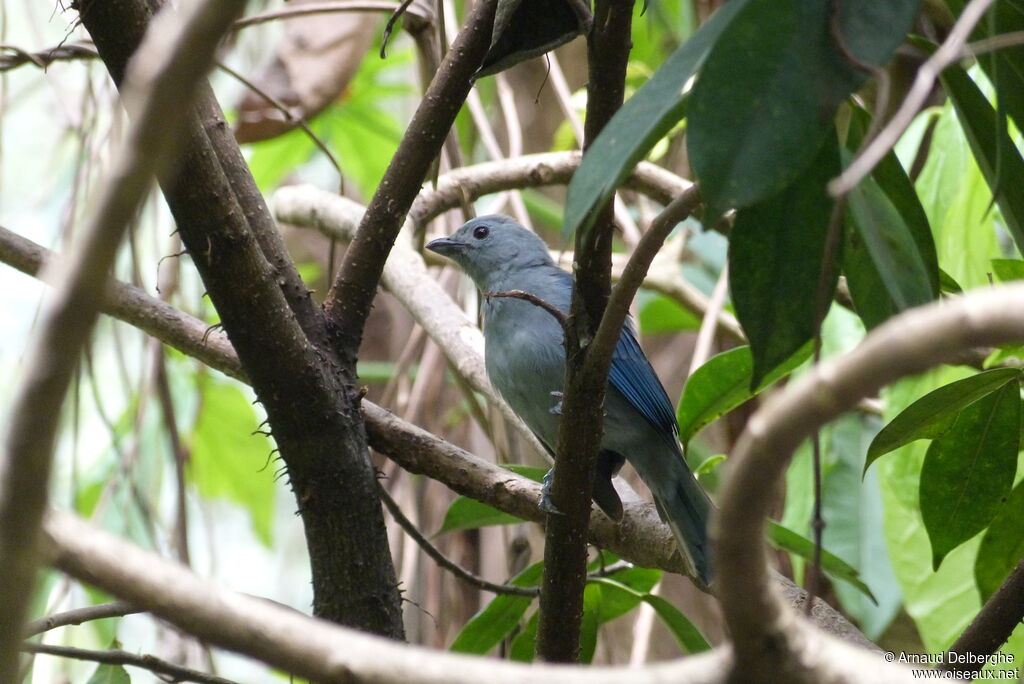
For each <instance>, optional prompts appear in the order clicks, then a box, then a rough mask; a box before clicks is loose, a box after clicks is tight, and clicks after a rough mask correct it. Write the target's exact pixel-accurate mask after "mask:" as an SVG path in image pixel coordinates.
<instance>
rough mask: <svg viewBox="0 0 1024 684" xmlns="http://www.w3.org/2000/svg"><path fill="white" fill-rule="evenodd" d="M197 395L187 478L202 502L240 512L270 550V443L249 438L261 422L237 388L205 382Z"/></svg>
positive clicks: (271, 471) (272, 485) (272, 478)
mask: <svg viewBox="0 0 1024 684" xmlns="http://www.w3.org/2000/svg"><path fill="white" fill-rule="evenodd" d="M202 392H203V398H202V402H203V403H202V411H201V412H200V413H199V418H198V420H197V421H196V424H195V427H194V428H193V431H192V437H191V440H190V443H191V445H192V451H191V458H190V459H189V468H188V475H189V479H190V480H191V482H192V483H193V484H194V485H195V486H196V488H197V489H198V490H199V493H200V494H202V495H203V496H204V497H206V498H211V499H227V500H229V501H232V502H234V503H237V504H238V505H240V506H242V507H243V508H245V509H246V510H247V511H248V512H249V517H250V519H251V521H252V529H253V532H255V534H256V536H257V538H259V540H260V541H261V542H263V543H264V544H266V545H267V546H270V543H271V522H272V520H273V514H274V490H275V485H274V468H273V467H272V464H271V462H270V458H271V456H270V452H271V449H272V448H273V447H272V446H271V444H270V440H268V439H267V438H266V437H264V436H263V435H261V434H253V431H254V430H256V429H257V427H258V426H259V422H260V421H259V419H258V418H257V417H256V413H255V411H253V408H252V404H250V403H249V400H248V399H247V398H246V396H245V394H243V393H242V390H241V389H239V387H238V385H236V384H234V383H229V382H222V381H219V380H215V379H214V378H212V377H210V378H207V380H206V382H205V384H204V386H203V390H202Z"/></svg>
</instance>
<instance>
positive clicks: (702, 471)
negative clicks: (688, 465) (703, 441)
mask: <svg viewBox="0 0 1024 684" xmlns="http://www.w3.org/2000/svg"><path fill="white" fill-rule="evenodd" d="M727 458H728V456H726V455H725V454H715V455H714V456H708V457H707V458H705V459H704V460H703V461H701V462H700V465H698V466H697V467H696V468H694V469H693V474H694V475H696V476H697V477H700V476H701V475H706V474H707V473H710V472H712V471H713V470H714V469H715V468H716V467H717V466H718V464H719V463H722V462H723V461H725V460H726V459H727Z"/></svg>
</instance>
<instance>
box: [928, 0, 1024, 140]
mask: <svg viewBox="0 0 1024 684" xmlns="http://www.w3.org/2000/svg"><path fill="white" fill-rule="evenodd" d="M946 4H947V5H949V7H950V9H952V10H953V11H955V12H957V13H960V12H963V9H964V7H966V6H967V0H946ZM992 12H994V14H990V15H989V17H988V18H986V19H985V20H982V21H979V22H978V24H977V25H976V26H975V27H974V31H973V32H972V34H971V39H972V40H983V39H985V38H991V37H993V36H996V35H1005V34H1007V33H1012V32H1017V31H1024V2H1021V0H1002V2H997V3H995V5H994V7H993V8H992ZM977 58H978V63H979V64H981V68H982V69H984V70H985V75H986V76H988V78H989V80H990V81H992V83H993V85H995V87H996V94H997V97H998V98H999V106H1000V108H1002V109H1003V110H1004V111H1005V112H1006V113H1007V114H1009V115H1010V117H1011V118H1012V119H1013V121H1014V123H1015V124H1017V128H1018V129H1019V130H1024V45H1021V44H1019V43H1017V44H1011V45H1006V46H1003V47H1001V48H1000V49H998V50H992V51H988V52H984V53H982V54H979V55H978V56H977Z"/></svg>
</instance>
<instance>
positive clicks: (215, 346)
mask: <svg viewBox="0 0 1024 684" xmlns="http://www.w3.org/2000/svg"><path fill="white" fill-rule="evenodd" d="M55 261H57V257H55V255H54V254H53V253H52V252H50V250H48V249H46V248H45V247H42V246H40V245H38V244H36V243H34V242H32V241H31V240H28V239H26V238H23V237H21V236H20V235H18V234H16V233H13V232H11V231H9V230H7V229H6V228H4V227H2V226H0V262H3V263H6V264H9V265H11V266H13V267H14V268H16V269H18V270H19V271H21V272H22V273H26V274H28V275H30V276H35V277H37V278H41V279H43V280H46V281H47V282H51V281H52V280H53V278H52V277H51V276H52V269H48V268H47V266H48V265H49V264H52V263H53V262H55ZM48 274H49V275H48ZM51 284H52V282H51ZM99 310H100V311H101V312H103V313H106V314H110V315H111V316H113V317H114V318H117V319H119V320H122V321H124V322H125V323H128V324H130V325H133V326H135V327H136V328H138V329H140V330H142V331H144V332H146V333H148V334H149V335H152V336H153V337H155V338H157V339H159V340H161V341H162V342H164V343H165V344H167V345H169V346H171V347H173V348H175V349H177V350H179V351H181V352H183V353H185V354H187V355H189V356H191V357H192V358H194V359H197V360H199V361H202V362H203V363H204V364H206V365H207V366H210V367H211V368H216V369H217V370H219V371H221V372H222V373H224V374H225V375H228V376H230V377H232V378H235V379H236V380H241V381H242V382H249V380H248V378H247V376H246V375H245V371H243V370H242V364H241V362H240V361H239V360H238V356H237V355H236V354H235V350H234V348H233V347H232V346H231V343H230V342H229V341H228V338H227V336H226V335H225V334H224V333H223V332H221V331H220V330H211V329H210V326H208V325H207V324H206V323H204V322H203V321H201V320H199V319H198V318H195V317H193V316H189V315H188V314H186V313H183V312H181V311H179V310H178V309H175V308H174V307H173V306H171V305H170V304H168V303H167V302H164V301H162V300H160V299H157V298H156V297H151V296H149V295H148V294H146V293H145V292H143V291H142V290H141V289H139V288H137V287H135V286H134V285H128V284H126V283H122V282H120V281H117V280H112V279H111V280H108V281H107V284H106V286H105V294H104V296H103V299H102V301H101V302H100V304H99Z"/></svg>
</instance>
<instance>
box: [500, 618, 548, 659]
mask: <svg viewBox="0 0 1024 684" xmlns="http://www.w3.org/2000/svg"><path fill="white" fill-rule="evenodd" d="M539 617H540V612H539V611H536V610H535V611H533V615H531V616H530V619H529V620H527V621H526V626H525V627H523V629H522V631H520V632H519V634H516V636H515V638H513V639H512V645H511V646H510V647H509V649H508V659H509V660H513V661H515V662H517V663H532V662H533V659H534V658H536V657H537V623H538V619H539Z"/></svg>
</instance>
